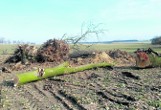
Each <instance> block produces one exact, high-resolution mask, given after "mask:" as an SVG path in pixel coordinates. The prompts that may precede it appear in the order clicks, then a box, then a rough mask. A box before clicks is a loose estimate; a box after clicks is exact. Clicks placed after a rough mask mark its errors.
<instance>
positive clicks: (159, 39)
mask: <svg viewBox="0 0 161 110" xmlns="http://www.w3.org/2000/svg"><path fill="white" fill-rule="evenodd" d="M151 44H152V45H161V36H158V37H155V38H153V39H152V40H151Z"/></svg>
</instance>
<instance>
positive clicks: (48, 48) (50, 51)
mask: <svg viewBox="0 0 161 110" xmlns="http://www.w3.org/2000/svg"><path fill="white" fill-rule="evenodd" d="M68 56H69V45H68V44H67V43H66V42H65V41H64V40H56V39H53V40H52V39H50V40H48V41H47V42H45V43H44V44H43V45H42V46H41V47H40V48H39V49H38V52H37V61H38V62H45V61H49V62H54V61H61V60H66V59H67V58H68Z"/></svg>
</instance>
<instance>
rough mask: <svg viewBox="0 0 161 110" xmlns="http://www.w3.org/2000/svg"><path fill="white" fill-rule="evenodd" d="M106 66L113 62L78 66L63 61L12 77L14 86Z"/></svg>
mask: <svg viewBox="0 0 161 110" xmlns="http://www.w3.org/2000/svg"><path fill="white" fill-rule="evenodd" d="M107 66H113V64H111V63H106V62H102V63H91V64H87V65H82V66H78V67H70V65H69V63H68V62H65V63H63V64H61V65H59V66H57V67H54V68H47V69H38V70H36V71H31V72H26V73H22V74H17V75H16V77H15V78H14V86H17V85H22V84H25V83H28V82H32V81H37V80H42V79H44V78H48V77H53V76H58V75H65V74H71V73H75V72H80V71H84V70H88V69H92V68H97V67H107Z"/></svg>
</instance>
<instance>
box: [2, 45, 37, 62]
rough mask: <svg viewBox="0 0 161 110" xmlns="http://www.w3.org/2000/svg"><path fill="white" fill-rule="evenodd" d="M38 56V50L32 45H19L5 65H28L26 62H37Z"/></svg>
mask: <svg viewBox="0 0 161 110" xmlns="http://www.w3.org/2000/svg"><path fill="white" fill-rule="evenodd" d="M36 55H37V48H36V47H35V46H30V45H27V44H25V45H19V46H18V48H17V49H16V50H15V51H14V53H13V55H12V56H11V57H9V58H8V59H7V60H6V61H5V62H4V63H18V62H20V61H21V63H23V64H24V63H26V61H27V60H28V61H35V60H36Z"/></svg>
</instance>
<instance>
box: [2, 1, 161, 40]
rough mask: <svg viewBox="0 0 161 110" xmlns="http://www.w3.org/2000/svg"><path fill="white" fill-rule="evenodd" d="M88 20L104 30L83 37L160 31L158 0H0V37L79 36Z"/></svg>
mask: <svg viewBox="0 0 161 110" xmlns="http://www.w3.org/2000/svg"><path fill="white" fill-rule="evenodd" d="M90 23H93V24H95V25H97V24H101V25H100V26H99V27H98V30H99V29H103V30H104V33H100V34H99V37H96V36H94V35H89V36H87V38H86V39H85V41H92V42H93V41H111V40H126V39H129V40H132V39H137V40H147V39H151V38H153V37H155V36H159V35H161V0H0V38H1V37H4V38H5V39H6V40H20V41H30V42H36V43H42V42H45V41H46V40H48V39H53V38H56V39H60V38H61V37H62V36H63V35H64V34H66V36H67V37H72V36H79V35H81V27H83V32H85V31H86V30H87V27H88V26H89V24H90ZM82 25H83V26H82Z"/></svg>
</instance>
